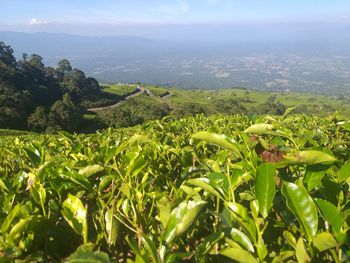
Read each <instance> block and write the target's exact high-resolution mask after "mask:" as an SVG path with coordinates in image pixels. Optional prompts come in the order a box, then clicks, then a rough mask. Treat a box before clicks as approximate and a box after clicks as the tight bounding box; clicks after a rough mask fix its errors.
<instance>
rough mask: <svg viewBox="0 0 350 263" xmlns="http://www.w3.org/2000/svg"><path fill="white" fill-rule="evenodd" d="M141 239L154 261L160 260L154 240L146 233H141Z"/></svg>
mask: <svg viewBox="0 0 350 263" xmlns="http://www.w3.org/2000/svg"><path fill="white" fill-rule="evenodd" d="M141 241H142V244H143V245H144V247H145V248H146V250H147V251H148V254H149V255H150V257H151V258H152V260H153V262H158V256H157V248H156V245H155V244H154V242H153V241H152V240H151V239H150V238H149V237H147V236H146V235H144V234H142V235H141Z"/></svg>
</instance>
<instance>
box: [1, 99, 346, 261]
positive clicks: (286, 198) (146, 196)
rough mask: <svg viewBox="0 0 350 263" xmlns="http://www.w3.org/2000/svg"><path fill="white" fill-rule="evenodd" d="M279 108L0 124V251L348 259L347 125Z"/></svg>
mask: <svg viewBox="0 0 350 263" xmlns="http://www.w3.org/2000/svg"><path fill="white" fill-rule="evenodd" d="M140 99H141V98H140ZM288 112H289V110H288V111H287V114H286V115H284V116H280V117H272V116H268V115H266V116H261V117H248V116H244V115H232V116H222V115H218V116H211V117H205V116H203V115H198V116H196V117H188V118H185V119H180V120H173V119H172V118H171V117H166V118H164V119H163V120H161V121H159V120H156V121H150V122H147V123H146V124H144V125H139V126H135V127H133V128H122V129H116V130H114V129H108V130H105V131H103V132H99V133H96V134H91V135H84V134H80V135H71V134H69V133H66V132H62V133H60V134H58V135H36V134H28V135H25V134H23V133H20V134H17V132H15V133H12V132H11V131H8V132H3V131H1V134H2V137H1V139H2V140H1V142H2V144H3V146H2V147H1V150H0V160H1V162H0V163H1V166H0V175H1V176H0V191H1V192H2V194H1V198H0V207H1V210H0V255H1V257H2V261H3V262H7V261H6V260H8V261H9V262H11V260H14V259H25V262H42V261H47V262H56V261H60V260H62V259H65V260H66V261H69V260H70V261H72V262H73V261H74V262H78V261H79V262H82V261H83V260H89V262H109V261H122V262H126V261H127V260H128V262H232V261H237V262H291V261H292V262H296V261H298V262H309V261H312V262H331V261H332V262H346V261H349V259H350V249H349V247H350V240H349V227H350V198H349V197H350V192H349V185H350V165H349V158H350V150H349V147H350V125H349V123H348V122H347V121H346V120H344V119H342V118H340V117H339V116H334V117H330V118H320V117H315V116H305V115H294V116H288ZM6 133H7V135H6Z"/></svg>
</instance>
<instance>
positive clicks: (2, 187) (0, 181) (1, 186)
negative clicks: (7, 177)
mask: <svg viewBox="0 0 350 263" xmlns="http://www.w3.org/2000/svg"><path fill="white" fill-rule="evenodd" d="M0 189H2V190H4V191H5V192H8V191H9V189H8V188H7V186H6V185H5V183H4V181H3V180H2V179H1V178H0Z"/></svg>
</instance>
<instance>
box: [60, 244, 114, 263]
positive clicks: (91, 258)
mask: <svg viewBox="0 0 350 263" xmlns="http://www.w3.org/2000/svg"><path fill="white" fill-rule="evenodd" d="M92 246H93V245H90V244H86V245H82V246H80V247H79V248H78V249H77V250H76V251H75V252H74V253H73V254H71V255H70V256H69V257H68V258H67V259H66V261H65V262H69V263H109V262H110V261H109V257H108V254H106V253H104V252H93V251H92Z"/></svg>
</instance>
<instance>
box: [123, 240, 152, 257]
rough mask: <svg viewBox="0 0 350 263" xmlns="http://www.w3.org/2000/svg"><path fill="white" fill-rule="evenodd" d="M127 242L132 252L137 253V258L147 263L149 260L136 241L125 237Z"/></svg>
mask: <svg viewBox="0 0 350 263" xmlns="http://www.w3.org/2000/svg"><path fill="white" fill-rule="evenodd" d="M125 239H126V242H127V243H128V244H129V246H130V248H131V249H132V251H133V252H134V253H135V255H136V256H137V257H139V259H140V260H141V262H147V258H146V257H145V256H144V255H143V254H142V252H141V250H140V249H139V247H138V245H137V243H136V241H135V240H134V239H132V238H130V237H129V236H126V237H125Z"/></svg>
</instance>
